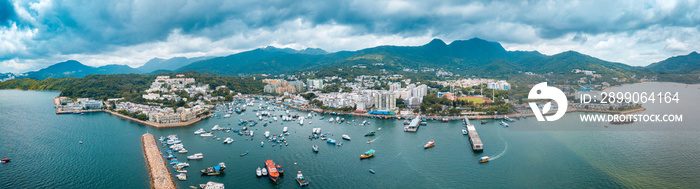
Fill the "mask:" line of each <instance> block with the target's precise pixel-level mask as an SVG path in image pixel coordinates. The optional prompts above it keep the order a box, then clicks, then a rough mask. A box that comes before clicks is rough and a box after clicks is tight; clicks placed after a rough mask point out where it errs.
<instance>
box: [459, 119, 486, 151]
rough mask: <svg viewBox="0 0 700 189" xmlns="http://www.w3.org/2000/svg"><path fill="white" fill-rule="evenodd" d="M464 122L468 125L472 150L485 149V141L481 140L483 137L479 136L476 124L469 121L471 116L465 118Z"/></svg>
mask: <svg viewBox="0 0 700 189" xmlns="http://www.w3.org/2000/svg"><path fill="white" fill-rule="evenodd" d="M464 124H465V125H466V127H467V134H468V136H469V143H471V145H472V150H473V151H475V152H482V151H484V143H482V142H481V138H479V134H478V133H476V128H475V127H474V125H472V124H471V123H469V118H466V117H465V118H464Z"/></svg>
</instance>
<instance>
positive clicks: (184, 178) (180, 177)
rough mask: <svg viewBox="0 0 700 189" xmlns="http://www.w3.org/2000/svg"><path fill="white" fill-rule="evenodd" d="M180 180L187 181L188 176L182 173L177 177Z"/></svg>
mask: <svg viewBox="0 0 700 189" xmlns="http://www.w3.org/2000/svg"><path fill="white" fill-rule="evenodd" d="M177 179H178V180H187V175H186V174H185V173H180V174H178V175H177Z"/></svg>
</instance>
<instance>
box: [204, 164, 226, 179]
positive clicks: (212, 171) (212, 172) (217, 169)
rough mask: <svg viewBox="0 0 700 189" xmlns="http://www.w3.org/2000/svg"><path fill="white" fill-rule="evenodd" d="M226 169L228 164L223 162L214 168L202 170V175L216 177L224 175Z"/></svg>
mask: <svg viewBox="0 0 700 189" xmlns="http://www.w3.org/2000/svg"><path fill="white" fill-rule="evenodd" d="M224 169H226V164H224V162H221V163H219V164H218V165H216V166H214V167H208V168H206V169H202V171H201V172H202V175H208V176H214V175H219V174H221V173H223V172H224Z"/></svg>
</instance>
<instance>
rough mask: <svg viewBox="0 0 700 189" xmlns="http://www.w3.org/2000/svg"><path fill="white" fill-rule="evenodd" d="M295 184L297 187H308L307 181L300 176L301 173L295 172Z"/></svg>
mask: <svg viewBox="0 0 700 189" xmlns="http://www.w3.org/2000/svg"><path fill="white" fill-rule="evenodd" d="M297 182H298V183H299V186H308V185H309V181H307V180H306V178H305V177H304V175H303V174H301V171H299V172H297Z"/></svg>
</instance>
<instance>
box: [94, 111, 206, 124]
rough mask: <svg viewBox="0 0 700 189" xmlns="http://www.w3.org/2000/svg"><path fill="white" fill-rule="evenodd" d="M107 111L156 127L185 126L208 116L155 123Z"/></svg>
mask: <svg viewBox="0 0 700 189" xmlns="http://www.w3.org/2000/svg"><path fill="white" fill-rule="evenodd" d="M105 112H107V113H110V114H112V115H115V116H117V117H121V118H124V119H128V120H130V121H133V122H137V123H140V124H144V125H148V126H151V127H156V128H169V127H184V126H189V125H192V124H194V123H197V122H199V121H201V120H202V119H204V118H206V117H204V118H202V117H197V118H194V119H192V120H189V121H187V122H179V123H155V122H150V121H143V120H139V119H136V118H133V117H129V116H125V115H122V114H120V113H117V112H113V111H111V110H105Z"/></svg>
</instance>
